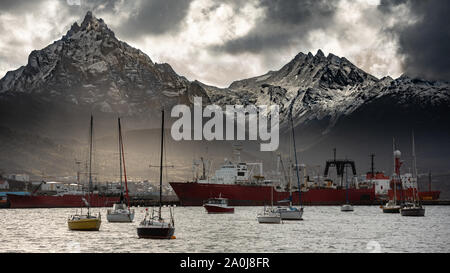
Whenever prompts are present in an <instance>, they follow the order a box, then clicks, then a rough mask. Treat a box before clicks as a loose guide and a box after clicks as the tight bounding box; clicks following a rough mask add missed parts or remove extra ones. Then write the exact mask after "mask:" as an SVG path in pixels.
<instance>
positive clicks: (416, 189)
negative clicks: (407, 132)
mask: <svg viewBox="0 0 450 273" xmlns="http://www.w3.org/2000/svg"><path fill="white" fill-rule="evenodd" d="M412 154H413V178H414V179H415V181H416V182H415V183H416V185H415V187H414V188H413V202H414V203H415V202H419V181H417V179H418V178H417V160H416V144H415V140H414V131H413V132H412ZM414 179H413V181H414ZM416 195H417V196H416Z"/></svg>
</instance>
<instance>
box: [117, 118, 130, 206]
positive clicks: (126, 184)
mask: <svg viewBox="0 0 450 273" xmlns="http://www.w3.org/2000/svg"><path fill="white" fill-rule="evenodd" d="M119 139H120V145H121V151H122V152H121V154H122V155H121V158H122V160H123V174H124V177H125V193H126V197H127V205H128V209H130V198H129V196H128V181H127V168H126V166H125V152H124V151H125V150H124V148H123V139H122V127H121V125H120V118H119ZM120 185H122V169H120Z"/></svg>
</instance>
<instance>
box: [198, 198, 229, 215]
mask: <svg viewBox="0 0 450 273" xmlns="http://www.w3.org/2000/svg"><path fill="white" fill-rule="evenodd" d="M203 207H204V208H205V209H206V211H207V212H208V214H219V213H234V208H233V207H229V206H228V199H227V198H223V197H221V196H220V195H219V197H218V198H210V199H208V200H207V201H206V202H205V204H204V205H203Z"/></svg>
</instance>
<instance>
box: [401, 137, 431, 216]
mask: <svg viewBox="0 0 450 273" xmlns="http://www.w3.org/2000/svg"><path fill="white" fill-rule="evenodd" d="M412 152H413V165H414V166H413V167H414V178H415V181H416V185H415V188H413V201H412V203H406V204H405V205H404V206H403V207H402V208H401V209H400V214H401V215H402V216H425V208H424V207H423V206H422V204H421V202H420V198H419V184H418V182H417V162H416V148H415V142H414V133H413V135H412Z"/></svg>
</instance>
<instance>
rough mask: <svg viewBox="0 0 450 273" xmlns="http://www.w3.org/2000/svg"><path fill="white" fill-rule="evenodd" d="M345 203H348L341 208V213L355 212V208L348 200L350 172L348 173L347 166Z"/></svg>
mask: <svg viewBox="0 0 450 273" xmlns="http://www.w3.org/2000/svg"><path fill="white" fill-rule="evenodd" d="M345 184H346V186H345V201H346V203H345V204H344V205H342V206H341V211H343V212H351V211H353V206H352V205H351V204H350V203H349V200H348V171H347V165H345Z"/></svg>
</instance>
